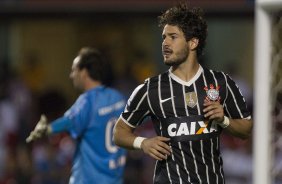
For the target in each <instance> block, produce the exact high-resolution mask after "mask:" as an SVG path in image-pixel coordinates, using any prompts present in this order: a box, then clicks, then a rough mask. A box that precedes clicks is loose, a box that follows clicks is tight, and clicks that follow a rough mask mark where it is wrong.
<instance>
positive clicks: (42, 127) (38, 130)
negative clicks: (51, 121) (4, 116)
mask: <svg viewBox="0 0 282 184" xmlns="http://www.w3.org/2000/svg"><path fill="white" fill-rule="evenodd" d="M47 128H48V124H47V118H46V116H45V115H44V114H42V115H41V117H40V120H39V121H38V123H37V124H36V126H35V128H34V130H33V131H32V132H30V134H29V136H28V137H27V138H26V142H27V143H29V142H31V141H34V140H36V139H39V138H41V137H42V136H44V135H45V134H46V133H47Z"/></svg>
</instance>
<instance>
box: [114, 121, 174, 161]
mask: <svg viewBox="0 0 282 184" xmlns="http://www.w3.org/2000/svg"><path fill="white" fill-rule="evenodd" d="M133 132H134V128H132V127H130V126H128V125H127V124H126V123H125V122H124V121H123V120H122V119H121V118H119V120H118V121H117V123H116V125H115V128H114V142H115V144H116V145H118V146H121V147H124V148H127V149H134V146H133V144H134V140H135V139H136V138H137V136H136V135H135V134H134V133H133ZM169 140H170V139H169V138H166V137H161V136H156V137H153V138H146V139H144V140H143V141H142V143H141V146H140V149H142V150H143V151H144V153H146V154H148V155H149V156H151V157H152V158H154V159H156V160H163V159H166V158H167V156H168V155H170V147H169V145H168V144H167V142H168V141H169Z"/></svg>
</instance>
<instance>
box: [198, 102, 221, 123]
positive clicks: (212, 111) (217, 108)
mask: <svg viewBox="0 0 282 184" xmlns="http://www.w3.org/2000/svg"><path fill="white" fill-rule="evenodd" d="M204 107H205V108H204V109H203V112H204V113H205V114H204V116H205V118H208V119H209V120H215V121H216V122H223V120H224V110H223V106H222V105H221V104H220V103H219V102H218V101H205V102H204Z"/></svg>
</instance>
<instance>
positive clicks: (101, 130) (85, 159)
mask: <svg viewBox="0 0 282 184" xmlns="http://www.w3.org/2000/svg"><path fill="white" fill-rule="evenodd" d="M124 106H125V99H124V97H123V96H122V95H121V94H120V93H119V92H118V91H116V90H114V89H112V88H108V87H105V86H98V87H95V88H93V89H91V90H89V91H86V92H85V93H83V94H81V95H80V96H79V98H78V99H77V100H76V102H75V103H74V104H73V105H72V107H71V108H70V109H69V110H68V111H67V112H66V113H65V114H64V116H63V117H62V118H59V119H57V120H55V121H54V122H52V124H51V128H52V133H60V132H64V131H66V132H68V133H69V134H70V135H71V137H72V138H74V139H75V140H76V150H75V154H74V161H73V166H72V174H71V177H70V184H95V183H99V184H122V183H123V171H124V166H125V162H126V151H125V150H124V149H121V148H119V147H117V146H116V145H114V143H113V140H112V134H113V132H112V131H113V127H114V125H115V122H116V121H117V118H118V117H119V115H120V114H121V112H122V111H123V109H124Z"/></svg>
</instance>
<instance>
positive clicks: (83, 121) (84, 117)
mask: <svg viewBox="0 0 282 184" xmlns="http://www.w3.org/2000/svg"><path fill="white" fill-rule="evenodd" d="M90 108H91V106H90V102H89V100H87V95H85V94H84V95H80V96H79V98H78V99H77V100H76V102H75V103H74V104H73V105H72V106H71V108H70V109H69V110H68V111H67V112H66V113H65V114H64V117H65V118H67V119H68V120H69V122H70V123H71V125H70V126H68V132H69V133H70V135H71V136H72V137H73V138H74V139H76V138H78V137H79V136H80V135H81V134H82V133H83V131H84V130H85V129H86V128H87V127H88V123H89V120H88V119H89V117H90V116H89V113H90Z"/></svg>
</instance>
